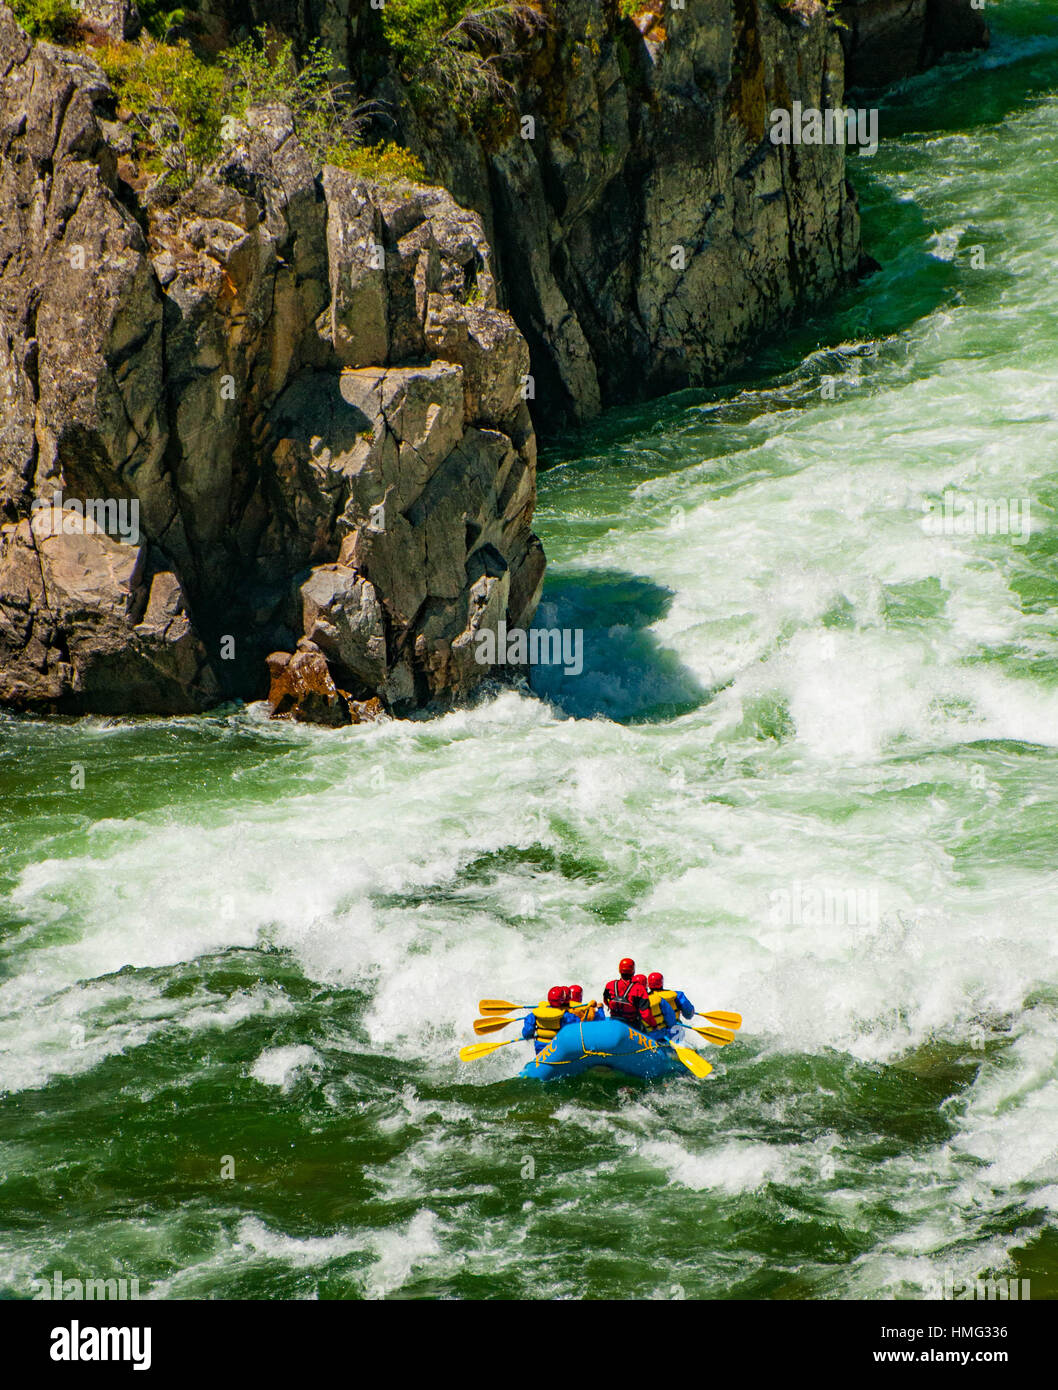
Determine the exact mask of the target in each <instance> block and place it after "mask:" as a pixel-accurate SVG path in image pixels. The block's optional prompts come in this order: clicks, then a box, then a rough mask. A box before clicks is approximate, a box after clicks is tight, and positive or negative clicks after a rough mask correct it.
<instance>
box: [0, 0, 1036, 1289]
mask: <svg viewBox="0 0 1058 1390" xmlns="http://www.w3.org/2000/svg"><path fill="white" fill-rule="evenodd" d="M989 17H990V20H991V22H992V24H993V30H994V40H993V46H992V49H991V51H990V52H989V53H987V54H984V55H974V56H973V57H969V58H965V59H960V60H958V61H955V62H952V63H949V64H946V65H945V66H943V67H942V68H940V69H938V70H935V71H933V72H931V73H929V74H926V75H925V76H923V77H921V78H918V79H915V80H913V81H910V82H908V83H906V84H904V85H903V86H902V87H900V88H899V89H897V90H896V91H894V92H891V93H889V94H888V95H887V96H886V98H885V100H884V103H883V104H882V113H881V118H880V129H881V146H880V149H879V152H878V154H877V155H876V156H875V157H874V158H873V159H864V158H862V157H861V158H859V159H850V165H851V166H852V177H853V178H854V180H855V182H856V184H857V186H858V188H859V190H860V195H861V202H862V207H863V214H864V229H865V235H864V240H865V245H866V246H867V247H868V248H869V249H870V251H871V252H872V253H873V254H874V255H875V256H876V257H877V259H878V260H879V261H880V262H882V264H883V267H884V268H883V269H882V271H881V272H879V273H878V274H876V275H874V276H873V277H871V278H870V279H869V280H867V281H865V282H863V284H862V285H860V286H859V287H858V288H857V289H855V290H854V291H852V292H850V293H849V294H848V295H847V296H846V297H845V298H844V299H842V300H841V301H840V302H839V303H838V304H836V305H835V306H833V307H832V309H831V310H830V311H828V312H827V313H826V314H825V315H821V316H819V317H817V318H815V319H813V320H812V321H811V322H810V323H808V324H806V325H804V326H803V327H802V328H801V329H800V330H799V331H798V332H797V333H796V334H795V335H794V336H793V337H792V338H787V339H785V340H783V341H782V342H781V343H780V344H779V345H777V346H775V347H772V348H769V349H768V351H767V353H766V355H764V356H758V357H757V358H756V359H755V360H754V362H753V364H752V368H751V371H747V373H746V375H745V376H744V378H743V379H741V380H739V381H736V382H734V383H732V384H728V385H727V386H725V387H724V388H722V389H711V390H706V391H694V392H685V393H681V394H680V395H678V396H675V397H670V398H669V399H667V400H664V401H661V402H655V403H654V404H652V405H650V406H647V407H641V408H638V409H636V410H634V411H627V412H621V413H618V414H616V415H611V416H609V417H607V418H606V419H604V420H603V421H602V422H601V423H600V424H599V425H598V426H597V427H596V428H595V429H594V430H592V431H591V432H590V433H587V434H585V435H582V436H579V437H577V438H576V439H574V440H572V441H566V442H565V443H563V444H562V445H560V446H558V447H556V448H554V449H552V450H551V451H550V454H549V456H548V460H547V461H548V462H549V463H551V464H553V465H555V466H554V467H552V468H551V469H549V470H548V471H547V472H545V473H544V474H542V476H541V488H540V509H539V513H538V530H539V531H540V533H541V535H542V537H543V539H544V542H545V545H546V547H547V550H548V553H549V556H550V571H549V579H548V585H547V589H546V592H545V597H544V602H543V605H542V608H541V614H540V619H541V621H542V622H544V623H549V624H554V625H556V626H559V627H568V628H577V627H580V628H583V629H584V631H585V638H584V642H585V663H586V664H585V670H584V672H583V673H582V674H581V675H579V676H577V677H572V676H562V675H559V674H558V673H557V672H556V671H554V670H550V671H548V672H546V673H545V675H544V676H541V677H538V679H537V686H538V690H537V693H536V694H531V693H529V692H527V691H517V690H506V691H502V692H499V693H497V694H495V695H494V696H493V697H491V698H489V699H486V700H484V701H482V702H481V703H480V704H479V705H478V706H477V707H476V708H474V709H472V710H468V711H463V712H458V713H453V714H449V715H447V716H444V717H441V718H434V719H430V720H424V721H416V722H403V723H400V722H393V723H389V724H386V725H383V726H375V727H367V728H355V729H349V730H345V731H338V732H334V731H329V730H317V729H312V728H304V727H290V726H287V725H284V724H270V723H269V722H268V721H267V719H266V718H265V715H264V712H263V710H262V709H261V708H259V707H251V708H248V709H243V708H231V709H226V710H222V711H219V712H217V713H215V714H213V715H211V716H209V717H204V718H195V719H172V720H154V721H135V720H117V719H83V720H77V721H69V720H66V721H63V720H56V721H29V720H23V719H13V718H4V719H0V796H2V807H3V814H2V822H3V825H2V832H0V952H2V957H0V1088H2V1091H3V1095H2V1098H0V1143H2V1148H0V1288H2V1290H3V1291H4V1293H5V1294H6V1295H7V1296H9V1297H29V1296H32V1294H33V1292H34V1285H33V1283H32V1281H33V1280H34V1279H42V1278H43V1279H48V1280H51V1279H52V1278H53V1277H54V1272H55V1271H57V1270H59V1271H62V1274H63V1276H64V1277H66V1278H73V1277H77V1278H82V1279H83V1278H106V1277H118V1276H122V1275H124V1276H125V1277H129V1278H131V1277H133V1276H135V1277H136V1278H138V1279H139V1282H140V1290H141V1292H142V1293H143V1294H146V1295H148V1296H150V1297H155V1298H262V1297H268V1298H312V1297H319V1298H358V1297H368V1298H379V1297H392V1298H409V1297H414V1298H423V1297H428V1298H433V1297H457V1298H495V1297H502V1298H554V1297H559V1298H561V1297H610V1298H636V1299H638V1298H675V1297H684V1296H685V1297H688V1298H702V1297H708V1298H780V1299H797V1298H813V1299H814V1298H914V1297H921V1296H922V1293H923V1290H924V1289H925V1288H927V1287H928V1284H929V1281H930V1280H932V1279H942V1278H943V1277H944V1276H945V1274H952V1275H953V1276H954V1277H955V1278H962V1277H966V1276H969V1275H974V1276H976V1275H983V1274H990V1273H991V1274H997V1275H1002V1274H1006V1275H1011V1276H1013V1275H1020V1276H1021V1277H1024V1278H1029V1279H1030V1280H1031V1286H1032V1293H1033V1296H1034V1297H1047V1296H1051V1297H1054V1296H1058V1235H1056V1233H1055V1227H1054V1215H1055V1212H1056V1210H1058V1072H1056V1062H1058V934H1056V932H1055V920H1056V914H1055V905H1056V901H1058V895H1056V869H1058V865H1056V851H1058V614H1056V604H1058V557H1056V550H1058V531H1056V529H1055V509H1056V507H1058V269H1056V267H1058V6H1055V5H1054V4H1048V5H1042V4H1029V3H1024V0H1018V3H1004V4H1003V5H1002V6H990V7H989ZM975 246H976V247H981V248H983V265H982V264H977V265H975V264H974V262H975V261H976V262H978V263H979V262H980V261H981V259H982V253H981V252H976V253H975V252H973V251H972V248H973V247H975ZM824 376H830V377H832V378H833V379H834V389H833V398H832V399H830V398H828V397H827V396H825V395H822V394H821V385H822V381H823V378H824ZM946 491H952V492H954V493H956V494H957V495H958V496H959V497H960V498H962V497H972V498H984V499H998V498H1005V499H1017V500H1018V501H1019V503H1020V500H1021V499H1023V498H1027V499H1029V502H1030V505H1031V533H1030V534H1028V535H1027V536H1026V535H1019V534H1013V535H1004V534H973V535H961V534H954V535H944V534H940V535H937V534H928V533H927V532H926V530H925V529H924V527H923V525H922V519H923V501H924V499H925V500H937V499H940V498H942V497H943V495H944V493H945V492H946ZM78 764H79V765H81V766H82V767H83V769H84V780H85V787H84V790H79V789H77V788H76V786H75V785H71V784H72V783H76V782H77V781H78V778H77V774H76V770H75V765H78ZM827 895H830V896H829V898H828V896H827ZM835 895H840V896H839V897H836V896H835ZM842 903H844V904H845V905H846V906H845V908H844V909H843V908H842V906H841V904H842ZM797 905H800V910H797ZM625 953H631V954H633V955H635V956H636V957H637V958H638V959H639V961H640V963H641V966H642V967H643V968H649V969H662V970H664V971H665V972H666V974H667V976H668V978H669V981H670V982H671V983H675V984H678V985H680V986H682V987H683V988H684V989H685V990H686V991H687V992H688V993H689V994H690V995H691V997H692V998H693V999H694V1001H695V1003H696V1004H697V1005H698V1007H699V1008H718V1007H719V1008H734V1009H739V1010H741V1012H742V1013H743V1015H744V1017H745V1026H744V1028H743V1031H742V1033H741V1035H740V1037H739V1040H738V1041H737V1042H736V1044H735V1045H733V1046H731V1047H729V1048H726V1049H724V1050H723V1051H718V1050H716V1049H710V1056H711V1059H712V1060H713V1062H714V1063H715V1071H714V1073H713V1075H712V1076H710V1077H709V1078H708V1080H706V1081H704V1082H699V1081H695V1080H694V1079H693V1078H692V1077H690V1076H689V1075H687V1076H680V1077H678V1078H675V1079H673V1080H670V1081H667V1082H664V1083H660V1084H658V1085H655V1086H645V1085H642V1084H639V1083H635V1082H629V1081H628V1080H627V1079H623V1080H622V1079H621V1078H618V1077H617V1076H616V1075H606V1074H593V1075H589V1076H587V1077H583V1078H581V1079H579V1080H577V1081H574V1082H570V1083H566V1084H561V1085H558V1086H556V1087H553V1088H543V1087H540V1086H538V1085H534V1084H532V1083H529V1082H523V1081H519V1080H517V1079H516V1073H517V1071H518V1069H519V1067H520V1066H521V1065H522V1063H523V1061H524V1060H525V1057H526V1052H527V1045H526V1044H522V1043H519V1044H517V1045H516V1046H512V1047H510V1048H503V1049H500V1050H499V1051H498V1052H496V1053H495V1054H493V1055H492V1056H491V1057H489V1058H488V1059H487V1060H484V1061H480V1062H477V1063H475V1064H471V1065H463V1064H461V1063H459V1062H458V1061H457V1060H456V1056H455V1053H456V1049H457V1048H458V1046H459V1045H460V1044H461V1043H463V1042H465V1041H468V1040H470V1039H471V1037H472V1034H471V1032H470V1022H471V1020H472V1019H473V1017H474V1015H475V1013H476V1001H477V999H478V997H479V996H480V995H485V994H492V995H501V996H505V997H508V998H512V999H523V998H532V999H536V998H538V997H539V995H540V993H541V991H542V990H544V989H546V988H547V986H548V985H550V984H552V983H554V982H555V981H556V980H558V981H569V980H572V979H578V980H580V981H582V982H583V984H584V985H585V986H586V989H587V991H588V992H589V994H590V993H592V992H598V991H599V990H600V989H601V986H602V983H603V981H604V980H605V979H607V978H608V977H609V976H610V975H612V974H613V973H614V967H615V965H616V961H617V958H618V957H619V956H620V955H623V954H625Z"/></svg>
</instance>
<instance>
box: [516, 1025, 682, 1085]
mask: <svg viewBox="0 0 1058 1390" xmlns="http://www.w3.org/2000/svg"><path fill="white" fill-rule="evenodd" d="M596 1067H597V1068H602V1069H604V1070H609V1071H619V1072H624V1074H625V1075H626V1076H642V1077H647V1078H648V1079H650V1080H653V1079H655V1078H657V1077H661V1076H674V1075H675V1074H676V1073H677V1072H680V1071H683V1069H684V1068H683V1063H682V1062H681V1061H680V1059H679V1058H678V1057H677V1056H676V1054H675V1052H673V1050H672V1048H671V1047H669V1045H668V1043H666V1042H665V1041H664V1040H661V1039H658V1040H655V1039H654V1038H648V1037H647V1036H646V1035H645V1034H644V1033H640V1032H638V1031H637V1030H636V1029H635V1028H629V1026H628V1024H627V1023H618V1021H617V1020H616V1019H615V1018H607V1019H603V1020H602V1022H600V1023H579V1024H577V1025H576V1026H574V1025H573V1024H572V1023H568V1024H567V1025H566V1026H565V1028H560V1029H559V1031H558V1032H557V1033H556V1035H555V1036H554V1038H552V1040H551V1041H550V1042H549V1043H548V1045H547V1046H546V1047H545V1048H544V1050H543V1052H538V1053H537V1054H536V1056H535V1057H534V1058H533V1060H532V1061H531V1062H528V1063H526V1065H525V1066H524V1067H523V1068H522V1070H521V1071H520V1072H519V1076H524V1077H527V1078H530V1079H532V1080H533V1081H557V1080H558V1078H559V1077H562V1076H579V1075H580V1074H581V1072H585V1071H591V1070H592V1068H596Z"/></svg>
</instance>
